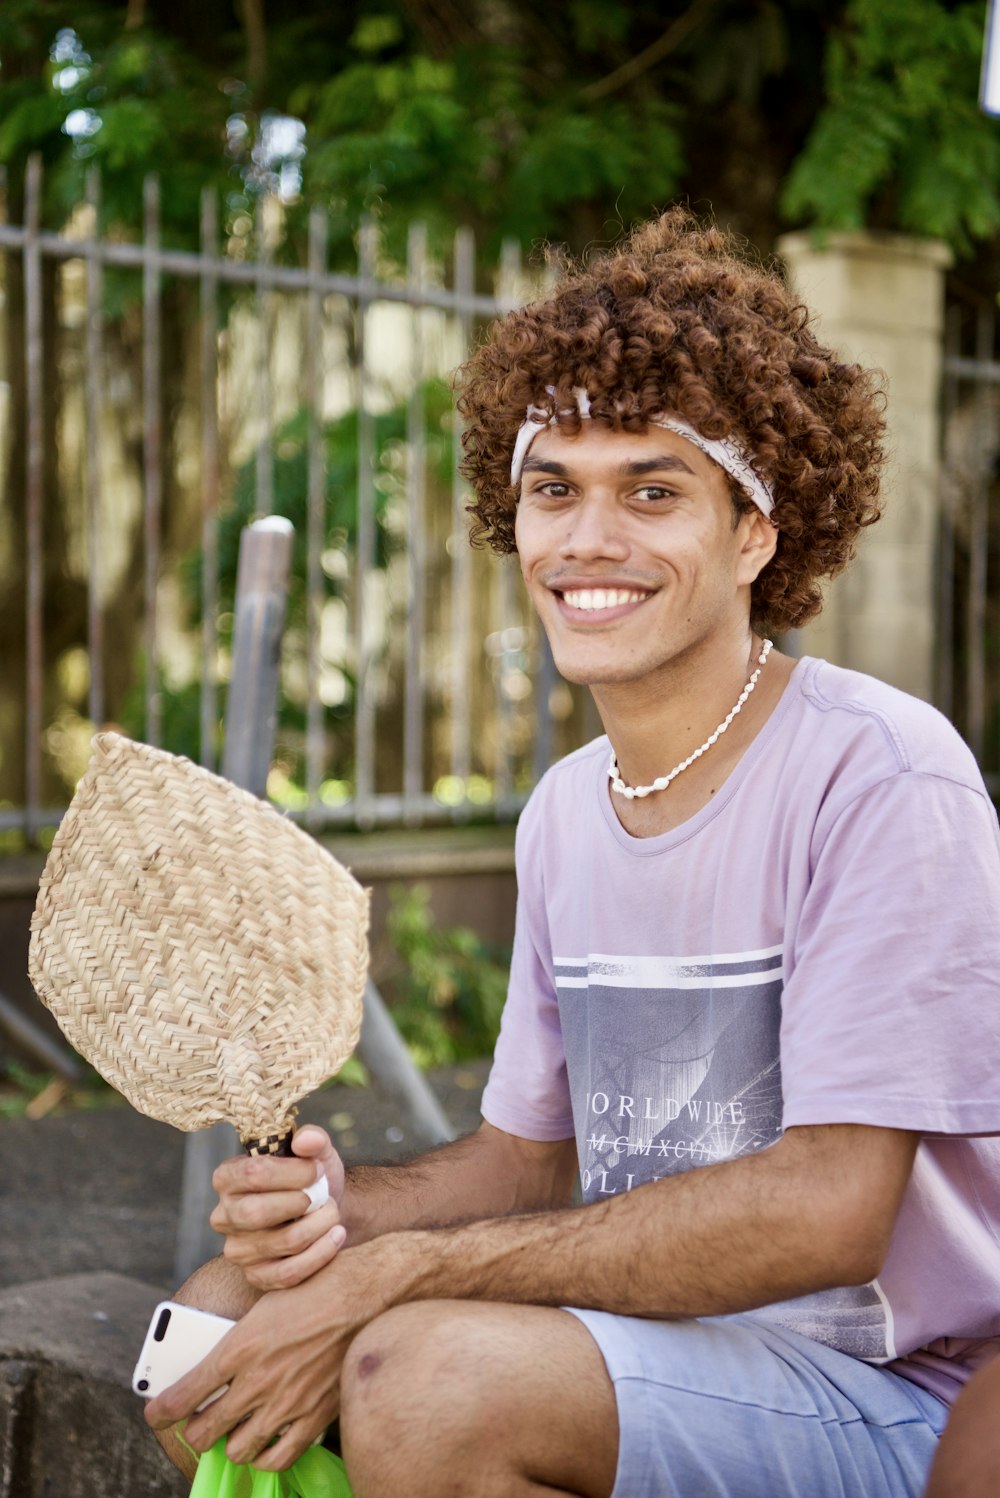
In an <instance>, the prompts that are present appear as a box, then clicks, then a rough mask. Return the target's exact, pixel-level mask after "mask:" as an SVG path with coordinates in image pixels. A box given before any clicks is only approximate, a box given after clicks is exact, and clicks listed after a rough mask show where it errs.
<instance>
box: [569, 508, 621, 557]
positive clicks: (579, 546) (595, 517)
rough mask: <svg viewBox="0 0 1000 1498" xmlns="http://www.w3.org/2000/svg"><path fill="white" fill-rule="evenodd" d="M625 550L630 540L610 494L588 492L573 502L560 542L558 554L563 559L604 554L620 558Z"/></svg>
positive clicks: (601, 555)
mask: <svg viewBox="0 0 1000 1498" xmlns="http://www.w3.org/2000/svg"><path fill="white" fill-rule="evenodd" d="M628 554H629V543H628V538H627V537H626V535H625V534H624V530H623V528H622V523H621V513H620V511H619V509H618V506H617V505H616V504H615V503H614V502H613V500H612V499H611V498H610V497H608V498H605V497H603V496H601V495H598V494H595V495H588V496H587V497H586V498H585V499H583V500H582V501H581V502H580V503H579V504H577V505H574V506H573V508H572V510H571V512H570V513H569V515H568V516H567V519H566V531H565V533H564V535H563V538H562V541H561V542H560V545H559V555H560V556H561V557H562V558H564V560H566V561H570V560H572V559H576V560H579V561H595V560H597V559H598V558H606V559H607V560H610V561H615V562H623V561H624V560H625V558H626V557H627V556H628Z"/></svg>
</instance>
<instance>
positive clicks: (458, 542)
mask: <svg viewBox="0 0 1000 1498" xmlns="http://www.w3.org/2000/svg"><path fill="white" fill-rule="evenodd" d="M454 283H455V291H456V293H457V294H458V296H460V297H471V296H472V294H473V292H474V291H475V286H476V242H475V239H474V238H473V235H472V231H471V230H470V229H459V230H458V232H457V233H456V235H455V270H454ZM458 331H459V337H460V339H461V344H462V357H463V358H464V357H465V356H466V354H467V353H468V350H469V345H470V344H471V343H472V314H471V312H470V311H469V310H468V308H467V307H459V310H458ZM461 461H462V424H461V422H460V421H459V419H458V416H457V413H453V419H452V480H451V495H452V498H451V513H452V525H451V532H452V555H451V773H452V775H454V776H455V777H456V779H458V780H459V781H460V782H461V784H462V786H463V787H464V788H465V790H466V793H467V791H468V781H469V775H470V773H471V770H472V726H471V718H470V709H471V703H470V697H471V693H470V691H469V663H470V645H471V640H472V549H471V547H470V546H469V543H468V539H467V536H466V525H467V516H466V513H465V506H466V503H467V497H468V495H467V490H466V487H465V483H464V481H463V479H462V475H461V473H460V472H459V464H460V463H461ZM462 805H463V807H464V809H465V810H466V811H467V810H468V801H467V800H466V801H464V802H463V803H462Z"/></svg>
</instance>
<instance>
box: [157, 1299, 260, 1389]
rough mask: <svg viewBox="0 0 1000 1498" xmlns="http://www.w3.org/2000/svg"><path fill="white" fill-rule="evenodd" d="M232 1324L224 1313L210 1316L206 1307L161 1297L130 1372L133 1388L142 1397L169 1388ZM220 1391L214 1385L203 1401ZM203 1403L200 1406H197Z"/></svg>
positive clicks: (208, 1351)
mask: <svg viewBox="0 0 1000 1498" xmlns="http://www.w3.org/2000/svg"><path fill="white" fill-rule="evenodd" d="M235 1325H236V1322H235V1321H229V1320H227V1318H226V1317H225V1316H213V1315H212V1314H211V1313H210V1312H209V1311H198V1310H195V1308H194V1306H182V1305H180V1304H179V1303H178V1302H177V1301H175V1300H161V1301H160V1304H159V1305H158V1306H157V1307H156V1310H155V1311H154V1312H153V1317H152V1320H151V1321H150V1323H149V1330H148V1331H147V1333H146V1340H145V1342H144V1343H143V1344H142V1352H141V1353H140V1354H139V1361H138V1362H137V1363H136V1365H135V1371H134V1373H133V1374H132V1387H133V1389H134V1390H135V1392H136V1393H137V1394H141V1395H142V1397H143V1399H153V1398H154V1397H155V1396H156V1395H157V1394H162V1392H163V1390H164V1389H169V1388H170V1385H171V1384H175V1383H176V1382H177V1380H178V1379H179V1378H182V1377H183V1376H184V1374H185V1373H188V1372H190V1370H191V1369H192V1368H194V1367H196V1365H197V1364H198V1363H200V1362H201V1360H202V1358H205V1357H207V1356H208V1354H209V1353H210V1352H211V1351H212V1348H213V1347H214V1346H215V1344H216V1343H217V1342H219V1341H221V1340H222V1338H223V1337H224V1336H225V1335H226V1333H227V1332H228V1331H229V1329H230V1327H232V1326H235ZM228 1387H229V1385H228V1384H227V1385H226V1388H228ZM223 1392H224V1390H223V1389H216V1391H215V1393H214V1394H213V1395H212V1396H211V1399H206V1400H205V1404H210V1403H211V1400H212V1399H216V1398H217V1397H218V1396H219V1395H220V1394H222V1393H223ZM204 1407H205V1405H201V1406H200V1408H201V1409H204Z"/></svg>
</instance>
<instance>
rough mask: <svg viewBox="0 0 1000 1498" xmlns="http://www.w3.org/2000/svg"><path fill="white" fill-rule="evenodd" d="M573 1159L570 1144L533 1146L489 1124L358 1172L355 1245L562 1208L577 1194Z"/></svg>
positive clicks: (347, 1205)
mask: <svg viewBox="0 0 1000 1498" xmlns="http://www.w3.org/2000/svg"><path fill="white" fill-rule="evenodd" d="M574 1160H575V1155H574V1151H573V1146H572V1142H571V1141H566V1142H565V1143H564V1144H557V1145H539V1144H533V1143H532V1142H531V1141H528V1140H517V1139H514V1138H513V1137H512V1136H511V1135H506V1134H504V1133H503V1132H502V1131H501V1130H499V1129H494V1128H493V1127H492V1126H491V1125H490V1124H486V1123H484V1124H483V1125H482V1126H481V1127H480V1128H479V1129H477V1130H476V1132H475V1133H473V1134H468V1135H466V1136H465V1137H464V1138H462V1139H456V1140H454V1141H453V1142H452V1143H450V1144H446V1145H443V1146H442V1147H441V1148H440V1149H436V1150H433V1151H432V1152H431V1153H429V1154H427V1155H422V1156H420V1157H419V1158H418V1159H416V1160H411V1161H408V1162H407V1163H405V1164H403V1165H374V1166H372V1165H361V1166H354V1167H352V1168H351V1169H350V1170H348V1172H347V1183H346V1189H345V1193H344V1201H343V1205H342V1220H343V1221H344V1223H345V1224H346V1226H347V1229H348V1240H347V1241H348V1244H349V1245H357V1244H359V1243H363V1242H366V1241H367V1240H369V1239H371V1238H374V1237H378V1236H380V1235H382V1234H385V1233H392V1232H397V1231H399V1230H401V1229H417V1228H439V1227H442V1226H445V1225H447V1224H450V1223H464V1222H469V1221H475V1220H481V1219H483V1218H500V1217H506V1216H508V1215H509V1214H511V1213H523V1212H533V1211H536V1210H538V1209H539V1208H545V1207H559V1206H563V1205H564V1204H566V1203H568V1201H569V1200H570V1195H571V1192H572V1183H573V1177H574V1170H575V1166H574Z"/></svg>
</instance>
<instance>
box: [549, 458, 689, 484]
mask: <svg viewBox="0 0 1000 1498" xmlns="http://www.w3.org/2000/svg"><path fill="white" fill-rule="evenodd" d="M569 471H570V470H569V469H568V468H567V466H566V464H565V463H559V462H557V461H556V460H555V459H554V458H533V457H532V456H531V454H530V453H529V454H528V456H527V457H526V458H525V460H524V466H523V467H522V469H521V472H522V473H551V474H554V475H555V476H556V477H557V478H565V477H566V476H567V474H568V473H569ZM618 472H619V474H620V475H621V476H622V478H641V477H642V476H643V474H647V473H663V472H668V473H691V474H693V473H694V469H692V468H689V467H688V465H687V464H686V463H685V461H684V459H683V458H678V457H676V456H675V455H674V454H673V453H664V454H662V455H661V456H660V457H657V458H635V459H632V460H631V461H630V462H626V463H622V464H621V466H620V467H619V469H618Z"/></svg>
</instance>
